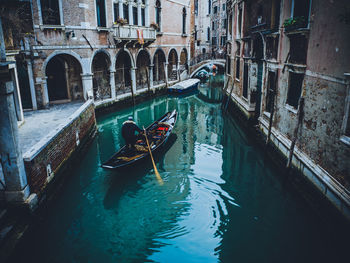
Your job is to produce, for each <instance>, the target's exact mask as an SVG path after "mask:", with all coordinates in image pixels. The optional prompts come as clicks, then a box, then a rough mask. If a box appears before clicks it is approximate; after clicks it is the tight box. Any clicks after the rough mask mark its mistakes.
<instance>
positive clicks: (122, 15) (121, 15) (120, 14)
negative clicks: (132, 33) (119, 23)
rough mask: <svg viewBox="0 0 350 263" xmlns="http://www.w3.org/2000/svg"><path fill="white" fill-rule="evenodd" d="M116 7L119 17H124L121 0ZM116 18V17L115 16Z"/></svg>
mask: <svg viewBox="0 0 350 263" xmlns="http://www.w3.org/2000/svg"><path fill="white" fill-rule="evenodd" d="M118 8H119V17H120V18H124V10H123V0H119V2H118ZM116 19H118V18H116Z"/></svg>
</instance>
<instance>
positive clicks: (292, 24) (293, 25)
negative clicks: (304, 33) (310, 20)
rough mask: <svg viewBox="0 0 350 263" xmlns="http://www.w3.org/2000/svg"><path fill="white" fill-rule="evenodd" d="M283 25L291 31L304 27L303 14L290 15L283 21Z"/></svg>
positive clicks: (286, 29)
mask: <svg viewBox="0 0 350 263" xmlns="http://www.w3.org/2000/svg"><path fill="white" fill-rule="evenodd" d="M283 27H284V30H285V31H291V30H294V29H298V28H304V27H306V20H305V17H303V16H297V17H291V18H288V19H286V20H285V21H284V23H283Z"/></svg>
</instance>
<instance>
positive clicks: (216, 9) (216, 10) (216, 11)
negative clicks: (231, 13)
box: [214, 6, 218, 14]
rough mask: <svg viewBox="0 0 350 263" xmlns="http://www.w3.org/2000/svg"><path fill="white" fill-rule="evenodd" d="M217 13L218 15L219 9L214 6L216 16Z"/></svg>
mask: <svg viewBox="0 0 350 263" xmlns="http://www.w3.org/2000/svg"><path fill="white" fill-rule="evenodd" d="M217 13H218V7H217V6H214V14H217Z"/></svg>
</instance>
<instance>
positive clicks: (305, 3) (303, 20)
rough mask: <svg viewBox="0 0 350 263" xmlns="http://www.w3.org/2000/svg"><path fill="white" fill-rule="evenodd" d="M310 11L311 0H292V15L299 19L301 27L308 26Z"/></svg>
mask: <svg viewBox="0 0 350 263" xmlns="http://www.w3.org/2000/svg"><path fill="white" fill-rule="evenodd" d="M309 12H310V0H293V1H292V17H293V18H294V19H296V18H299V19H298V21H299V22H298V26H299V28H305V27H308V24H309Z"/></svg>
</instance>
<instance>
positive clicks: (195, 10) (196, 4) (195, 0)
mask: <svg viewBox="0 0 350 263" xmlns="http://www.w3.org/2000/svg"><path fill="white" fill-rule="evenodd" d="M194 14H195V15H198V0H194Z"/></svg>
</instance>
